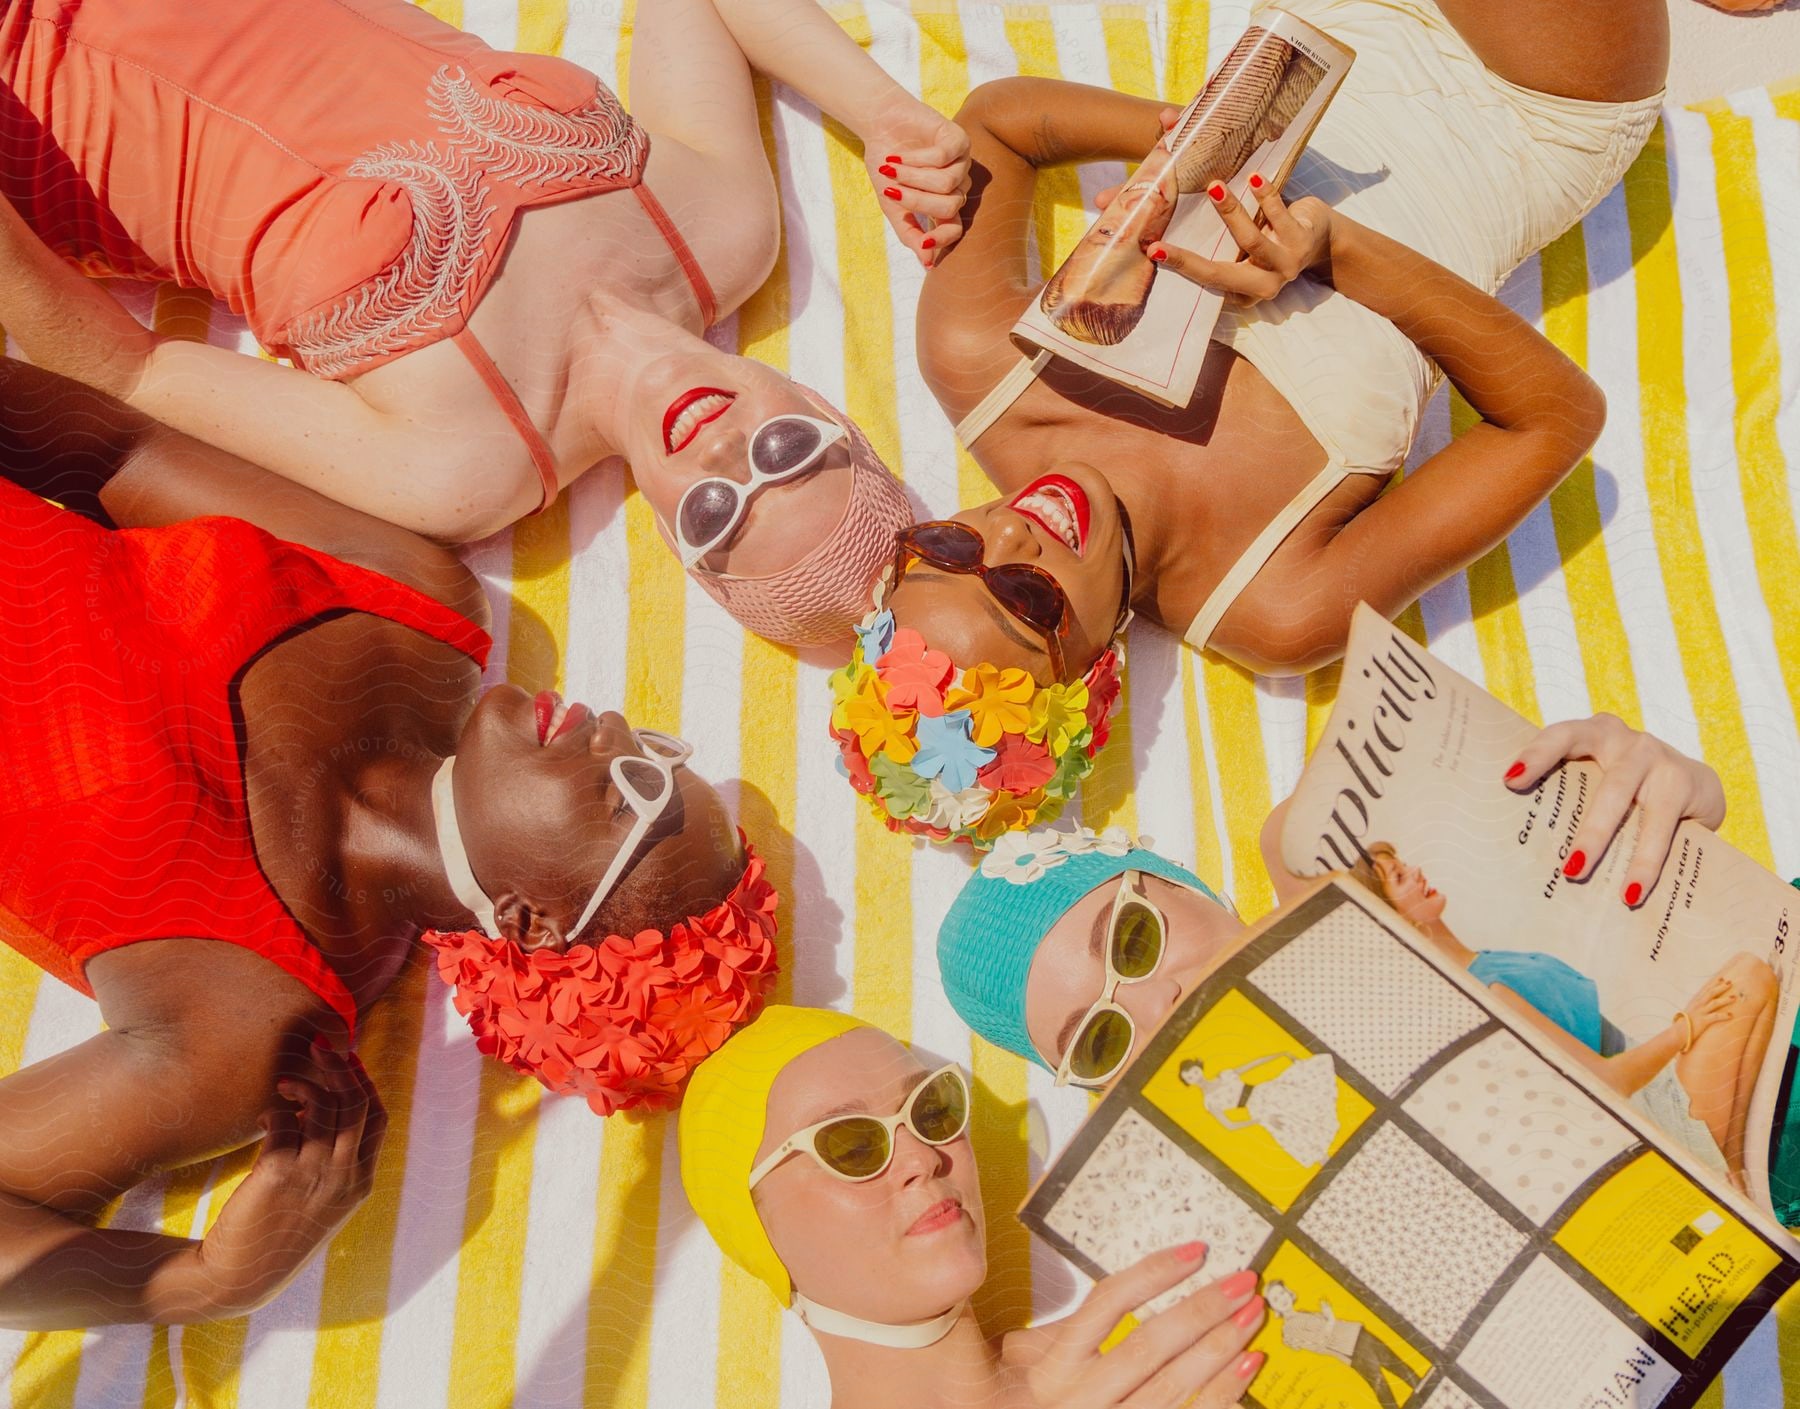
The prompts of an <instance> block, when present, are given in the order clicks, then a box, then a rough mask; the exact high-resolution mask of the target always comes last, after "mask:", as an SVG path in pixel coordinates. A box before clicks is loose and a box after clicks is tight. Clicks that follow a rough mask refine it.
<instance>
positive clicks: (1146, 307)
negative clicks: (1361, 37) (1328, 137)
mask: <svg viewBox="0 0 1800 1409" xmlns="http://www.w3.org/2000/svg"><path fill="white" fill-rule="evenodd" d="M1355 57H1356V55H1355V53H1354V52H1353V51H1352V50H1350V49H1348V48H1346V47H1345V46H1344V45H1342V44H1340V43H1338V42H1337V41H1336V40H1334V39H1331V38H1330V37H1328V36H1327V35H1325V34H1323V33H1321V32H1320V31H1319V30H1317V29H1314V28H1313V27H1312V26H1311V25H1309V24H1307V23H1305V22H1304V21H1302V20H1298V19H1295V18H1294V17H1293V16H1292V15H1290V14H1287V13H1286V12H1285V11H1282V10H1264V11H1263V12H1261V13H1260V14H1259V15H1258V16H1257V17H1256V19H1255V21H1254V22H1253V23H1252V24H1251V26H1250V28H1249V29H1247V30H1245V31H1244V33H1243V36H1242V37H1241V38H1240V39H1239V40H1238V42H1237V43H1236V44H1235V45H1234V46H1233V47H1232V49H1231V52H1230V53H1229V54H1227V55H1226V56H1225V60H1224V62H1223V63H1221V64H1220V65H1219V67H1218V69H1217V70H1215V71H1214V73H1213V75H1212V77H1211V78H1210V79H1208V80H1207V83H1206V86H1205V88H1203V89H1202V90H1201V92H1200V95H1199V96H1198V97H1196V98H1195V99H1194V101H1193V102H1191V103H1189V104H1188V106H1187V108H1186V109H1185V110H1183V112H1182V114H1181V116H1180V118H1179V119H1178V120H1177V121H1176V124H1175V126H1174V127H1173V128H1172V129H1170V130H1169V131H1168V132H1167V133H1165V134H1164V135H1163V138H1162V140H1161V141H1159V142H1158V143H1157V144H1156V146H1154V147H1152V148H1151V149H1150V153H1149V155H1148V156H1146V157H1145V158H1144V161H1143V164H1142V165H1140V166H1139V167H1138V169H1137V171H1136V172H1135V173H1134V174H1133V175H1132V178H1131V180H1130V181H1128V182H1126V183H1125V184H1124V185H1123V186H1122V187H1121V188H1120V190H1119V194H1118V196H1117V197H1116V198H1115V199H1114V201H1113V203H1112V204H1111V205H1110V206H1109V207H1108V208H1107V209H1106V210H1105V211H1103V212H1102V213H1101V214H1100V217H1099V218H1098V219H1097V220H1095V221H1094V223H1093V225H1092V226H1090V227H1089V229H1088V232H1087V234H1086V235H1084V236H1083V237H1082V239H1081V243H1080V244H1078V245H1077V246H1076V247H1075V249H1074V251H1073V252H1072V253H1071V254H1070V255H1069V257H1068V258H1067V259H1066V260H1064V261H1063V264H1062V267H1061V268H1059V269H1058V270H1057V271H1056V273H1055V274H1053V275H1052V276H1051V278H1050V281H1049V282H1048V283H1047V284H1045V285H1044V288H1043V290H1042V291H1041V292H1040V293H1039V295H1038V297H1037V298H1035V299H1033V300H1032V301H1031V303H1030V305H1029V306H1028V307H1027V308H1026V310H1025V314H1024V316H1023V317H1022V318H1020V320H1019V321H1018V322H1017V323H1016V324H1015V325H1014V326H1013V330H1012V331H1013V339H1014V341H1015V342H1017V343H1019V345H1020V346H1021V347H1022V348H1024V349H1025V351H1026V352H1027V354H1028V355H1029V354H1036V355H1038V356H1041V355H1042V354H1043V353H1045V352H1048V353H1054V354H1055V355H1056V356H1058V357H1061V358H1064V359H1066V360H1067V361H1070V362H1074V363H1077V364H1079V365H1080V366H1083V367H1086V368H1088V369H1089V370H1090V371H1093V372H1097V373H1099V374H1100V375H1101V376H1104V377H1109V378H1111V379H1112V380H1113V381H1116V382H1120V383H1122V384H1123V385H1125V386H1129V387H1134V388H1136V389H1137V390H1138V391H1141V392H1142V393H1144V395H1146V396H1149V397H1152V398H1153V399H1155V400H1157V401H1160V402H1162V403H1163V404H1164V405H1167V406H1185V405H1187V404H1188V402H1189V401H1190V400H1191V399H1192V397H1193V394H1194V384H1195V382H1196V381H1197V380H1198V378H1199V376H1200V364H1201V363H1202V362H1203V361H1204V360H1205V357H1206V346H1207V340H1208V339H1209V338H1210V337H1211V335H1212V330H1213V324H1214V323H1215V322H1217V321H1218V317H1219V310H1220V309H1221V308H1222V307H1223V306H1224V304H1223V301H1222V300H1221V299H1220V297H1219V295H1217V294H1215V293H1212V292H1210V291H1208V290H1205V289H1202V288H1201V287H1200V286H1199V285H1197V284H1193V283H1190V282H1189V281H1188V280H1186V279H1184V278H1182V277H1181V276H1180V275H1178V274H1164V275H1162V276H1160V277H1159V275H1158V269H1157V265H1156V263H1155V261H1153V260H1152V259H1151V258H1150V256H1149V255H1148V254H1147V253H1146V252H1145V251H1146V250H1147V248H1148V247H1149V246H1150V245H1151V244H1153V243H1154V242H1155V241H1157V240H1160V239H1166V240H1167V241H1168V242H1169V243H1171V244H1174V245H1178V246H1180V247H1182V248H1185V249H1191V250H1193V251H1195V252H1196V253H1197V254H1200V255H1203V256H1205V257H1206V258H1208V259H1220V260H1226V261H1229V260H1232V259H1235V258H1236V257H1237V245H1236V243H1235V242H1234V241H1233V240H1232V238H1231V235H1230V233H1229V232H1228V231H1227V230H1226V228H1225V223H1224V221H1223V220H1221V219H1220V218H1219V213H1218V211H1217V210H1215V209H1214V208H1213V203H1212V201H1211V200H1210V199H1209V198H1208V197H1207V196H1206V195H1205V194H1204V193H1205V191H1206V188H1207V187H1208V186H1210V185H1211V184H1212V183H1213V182H1215V181H1222V182H1224V183H1225V185H1226V186H1228V187H1230V188H1231V190H1232V191H1233V192H1234V193H1235V194H1236V195H1237V197H1238V199H1239V200H1242V201H1245V202H1246V203H1247V204H1248V205H1249V207H1250V208H1251V209H1252V210H1254V209H1255V203H1254V201H1252V200H1250V196H1249V190H1250V188H1249V179H1250V176H1251V174H1252V173H1258V174H1260V175H1261V176H1262V177H1263V179H1264V180H1265V181H1269V182H1271V183H1272V184H1273V185H1274V186H1275V187H1276V188H1277V189H1279V188H1280V185H1281V183H1282V182H1283V181H1285V180H1286V179H1287V175H1288V172H1289V171H1290V170H1291V169H1292V167H1293V164H1294V161H1295V160H1296V158H1298V157H1299V155H1300V152H1301V151H1302V149H1303V148H1304V147H1305V146H1306V139H1307V138H1308V137H1310V136H1311V135H1312V130H1313V128H1314V127H1315V126H1316V125H1317V124H1318V121H1319V118H1320V116H1321V115H1322V114H1323V113H1324V111H1325V107H1326V105H1327V104H1328V103H1330V101H1331V97H1332V95H1333V94H1334V93H1335V92H1336V91H1337V89H1338V87H1339V85H1340V84H1342V83H1343V81H1344V75H1345V74H1347V73H1348V72H1349V71H1350V64H1351V62H1352V60H1353V59H1354V58H1355Z"/></svg>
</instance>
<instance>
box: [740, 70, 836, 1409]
mask: <svg viewBox="0 0 1800 1409" xmlns="http://www.w3.org/2000/svg"><path fill="white" fill-rule="evenodd" d="M756 113H757V122H758V125H759V127H760V129H761V132H762V141H763V155H764V158H765V159H766V160H767V161H768V163H769V169H770V170H771V171H776V170H777V167H778V164H777V160H776V147H775V126H774V110H773V107H772V106H771V103H770V96H769V85H768V81H767V80H766V79H764V78H762V77H761V76H760V75H759V76H758V77H757V79H756ZM791 316H792V297H791V291H790V288H789V276H788V243H787V231H786V229H785V228H784V229H783V230H782V232H781V245H780V249H779V250H778V252H777V254H776V257H775V272H774V273H773V274H772V275H771V276H770V277H769V279H768V280H767V281H766V282H765V283H764V284H763V286H762V287H761V288H760V289H758V290H757V291H756V292H755V293H754V294H753V295H751V297H750V299H749V301H748V302H746V303H745V304H744V305H743V307H741V308H740V309H739V310H738V315H737V320H738V321H737V340H738V351H739V352H740V353H741V354H743V355H744V356H746V357H754V358H756V359H757V361H759V362H766V363H767V364H768V365H769V366H771V367H778V368H780V369H782V370H783V371H786V370H787V369H788V367H789V365H790V363H789V355H788V319H789V318H790V317H791ZM741 680H742V684H741V690H740V705H739V716H740V717H739V724H738V751H739V752H738V761H739V771H740V773H741V774H742V775H743V777H744V778H746V779H754V780H755V782H754V784H750V783H746V784H745V785H744V786H742V787H740V788H739V790H738V822H739V824H740V825H741V826H742V827H743V828H744V830H745V832H746V833H748V834H749V836H750V838H751V840H752V841H754V842H755V843H756V845H757V848H758V850H759V851H760V853H761V855H762V857H763V859H764V860H765V861H766V862H767V863H768V868H769V880H770V883H771V884H773V885H774V887H775V889H776V890H777V891H778V892H780V894H781V900H782V910H781V912H780V916H779V918H780V921H781V930H780V933H779V934H778V935H777V936H776V945H777V948H778V949H779V951H780V954H781V972H780V974H779V975H778V976H777V978H776V981H775V991H774V993H773V995H771V1000H770V1001H772V1002H776V1003H787V1002H791V1001H792V999H793V962H794V944H795V941H796V939H797V938H798V936H800V935H803V934H805V933H807V922H808V916H806V915H805V914H803V913H802V912H801V910H800V908H799V905H798V901H799V896H798V895H797V894H796V891H795V886H794V840H793V839H794V833H795V821H796V812H797V809H798V806H799V797H800V785H799V765H798V752H797V751H798V750H800V749H813V750H816V749H818V748H819V747H821V746H822V744H823V742H824V741H823V740H821V739H811V738H797V737H796V731H795V729H794V728H793V727H792V722H793V720H794V719H795V718H796V715H797V711H798V708H799V692H800V668H799V660H798V658H797V657H796V656H795V654H794V652H793V651H792V650H791V649H788V648H787V647H783V646H777V645H775V644H773V643H772V642H769V641H765V640H764V639H763V638H762V637H760V636H758V635H756V634H754V633H753V632H748V631H746V632H745V633H744V655H743V670H742V676H741ZM720 1267H721V1277H720V1287H719V1334H718V1357H717V1361H716V1364H715V1366H714V1374H715V1376H716V1388H715V1390H714V1397H715V1398H716V1399H717V1401H718V1402H719V1403H720V1404H733V1405H742V1406H743V1409H779V1406H780V1403H781V1334H782V1322H783V1317H782V1314H781V1307H780V1306H779V1305H778V1304H777V1303H776V1301H775V1299H774V1298H773V1297H771V1296H770V1295H769V1291H768V1288H767V1287H765V1286H764V1285H763V1284H762V1283H761V1282H760V1281H758V1280H757V1279H756V1278H755V1277H752V1276H751V1275H750V1274H749V1273H748V1272H745V1271H744V1270H743V1269H742V1268H741V1267H739V1266H738V1265H737V1264H736V1263H735V1262H732V1261H731V1260H730V1259H729V1258H723V1259H721V1260H720Z"/></svg>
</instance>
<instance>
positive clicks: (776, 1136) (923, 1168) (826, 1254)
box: [754, 1028, 987, 1325]
mask: <svg viewBox="0 0 1800 1409" xmlns="http://www.w3.org/2000/svg"><path fill="white" fill-rule="evenodd" d="M926 1075H927V1068H926V1067H925V1065H924V1064H923V1063H922V1062H920V1060H919V1059H918V1058H917V1057H915V1056H914V1055H913V1054H912V1053H911V1052H910V1051H908V1050H907V1049H906V1048H905V1047H904V1046H902V1045H901V1044H900V1043H899V1042H896V1041H895V1040H894V1039H893V1038H892V1037H889V1036H888V1035H887V1034H886V1033H884V1032H878V1031H876V1030H875V1029H873V1028H858V1029H856V1030H855V1031H852V1032H846V1033H843V1034H842V1035H840V1036H838V1037H834V1038H832V1039H831V1040H830V1041H829V1042H823V1043H820V1044H819V1045H818V1046H817V1047H814V1048H813V1049H812V1050H810V1051H808V1052H805V1053H803V1054H801V1055H800V1056H798V1057H796V1058H795V1059H794V1060H793V1061H791V1062H790V1063H788V1065H787V1066H786V1067H784V1068H783V1069H782V1072H781V1075H780V1076H778V1077H777V1078H776V1079H775V1084H774V1085H773V1086H772V1087H771V1088H770V1091H769V1107H768V1120H767V1124H766V1126H765V1128H764V1132H763V1141H762V1144H761V1145H760V1146H759V1147H758V1149H757V1152H756V1158H757V1160H758V1161H760V1160H762V1159H763V1157H764V1156H766V1155H767V1154H768V1153H769V1152H770V1151H771V1150H773V1149H775V1147H776V1146H778V1145H780V1144H781V1142H782V1141H783V1140H785V1139H787V1137H788V1136H789V1135H792V1134H793V1133H794V1132H795V1131H796V1130H801V1129H804V1128H805V1127H807V1126H809V1125H812V1124H814V1123H815V1122H817V1121H821V1120H824V1119H826V1118H828V1117H829V1116H832V1115H841V1114H845V1113H849V1112H858V1113H862V1112H866V1113H868V1114H871V1115H881V1116H887V1115H893V1114H894V1113H896V1112H897V1111H899V1110H900V1109H901V1107H902V1106H903V1105H904V1104H905V1102H906V1100H907V1098H908V1097H909V1096H910V1095H911V1094H912V1092H913V1090H914V1088H915V1087H917V1086H918V1084H919V1083H920V1082H921V1081H923V1080H924V1079H925V1077H926ZM894 1137H895V1146H894V1158H893V1162H892V1163H891V1164H890V1165H888V1167H887V1168H886V1169H885V1170H883V1171H882V1172H881V1173H880V1174H879V1175H877V1176H876V1177H875V1178H873V1179H870V1180H867V1181H866V1182H863V1183H860V1184H852V1183H849V1182H847V1181H845V1180H842V1179H839V1178H837V1177H835V1176H834V1175H832V1174H830V1173H828V1172H827V1171H826V1170H824V1169H823V1168H821V1167H820V1165H819V1164H818V1162H817V1161H816V1160H814V1159H813V1158H812V1157H811V1156H810V1155H805V1154H793V1155H790V1156H788V1158H787V1159H786V1160H784V1161H783V1162H782V1163H781V1164H780V1165H778V1166H777V1167H776V1168H775V1169H774V1170H772V1171H771V1172H770V1173H769V1174H768V1175H767V1176H766V1177H765V1178H764V1179H763V1180H762V1182H761V1183H759V1184H758V1185H757V1186H756V1190H755V1195H754V1197H755V1200H756V1206H757V1211H758V1212H759V1213H760V1214H761V1216H762V1222H763V1227H764V1229H765V1230H766V1231H767V1233H768V1235H769V1241H770V1243H771V1244H772V1245H773V1246H774V1248H775V1251H776V1253H777V1254H778V1255H779V1256H780V1258H781V1260H782V1263H783V1264H784V1265H785V1266H786V1267H787V1269H788V1274H789V1276H790V1277H792V1279H793V1282H794V1286H795V1287H796V1288H797V1289H798V1290H799V1291H801V1292H802V1293H803V1294H804V1295H806V1296H807V1297H809V1298H811V1299H812V1300H813V1301H816V1302H818V1303H819V1304H820V1305H822V1306H828V1307H830V1308H831V1309H832V1310H834V1311H842V1312H846V1313H848V1314H849V1315H852V1316H860V1317H862V1318H863V1319H865V1320H869V1321H877V1322H881V1323H883V1324H890V1325H893V1324H905V1323H908V1322H913V1321H923V1320H926V1319H928V1318H930V1317H933V1316H937V1315H939V1314H941V1313H942V1312H945V1311H947V1310H949V1309H950V1308H951V1307H953V1306H955V1305H957V1304H958V1303H959V1302H961V1301H963V1300H965V1299H966V1298H968V1297H970V1296H972V1295H974V1293H975V1291H976V1290H977V1288H979V1287H980V1286H981V1283H982V1281H983V1280H984V1279H985V1277H986V1276H987V1251H986V1244H985V1242H984V1240H983V1227H984V1218H983V1213H982V1207H981V1185H980V1183H979V1181H978V1180H977V1178H976V1174H975V1151H974V1147H973V1146H972V1145H971V1144H970V1143H969V1138H968V1135H967V1134H966V1133H965V1134H964V1135H962V1136H961V1137H959V1138H958V1139H956V1140H952V1141H951V1142H950V1143H949V1144H947V1145H939V1146H932V1145H927V1144H925V1143H924V1142H923V1141H921V1140H919V1139H918V1138H916V1137H915V1136H914V1135H913V1133H912V1132H911V1131H910V1130H908V1129H906V1127H905V1126H901V1127H900V1128H899V1129H897V1130H896V1131H895V1133H894ZM946 1204H952V1205H954V1206H955V1208H956V1209H957V1210H958V1213H957V1216H955V1217H954V1218H950V1221H948V1222H945V1221H944V1220H945V1218H947V1217H949V1215H948V1213H947V1211H946V1210H945V1205H946ZM921 1219H923V1220H925V1223H926V1226H925V1227H923V1228H920V1227H918V1226H917V1225H919V1224H920V1221H921ZM850 1249H854V1250H855V1255H854V1256H848V1255H847V1250H850ZM872 1273H873V1274H875V1275H871V1274H872Z"/></svg>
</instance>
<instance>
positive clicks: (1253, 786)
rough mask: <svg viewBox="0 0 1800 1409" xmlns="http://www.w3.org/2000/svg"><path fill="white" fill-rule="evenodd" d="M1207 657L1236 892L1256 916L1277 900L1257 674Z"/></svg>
mask: <svg viewBox="0 0 1800 1409" xmlns="http://www.w3.org/2000/svg"><path fill="white" fill-rule="evenodd" d="M1202 661H1203V675H1204V679H1205V681H1206V712H1207V715H1208V717H1209V719H1210V721H1211V724H1212V736H1213V738H1214V739H1215V740H1220V741H1222V742H1221V752H1220V755H1219V757H1217V758H1215V759H1214V760H1213V767H1214V770H1215V772H1216V773H1217V775H1218V779H1219V798H1220V801H1221V802H1222V803H1223V804H1224V812H1225V834H1226V836H1227V837H1228V838H1229V840H1230V844H1231V877H1232V879H1231V888H1232V895H1233V898H1234V899H1235V900H1236V901H1237V905H1238V909H1239V910H1241V911H1242V912H1243V913H1244V915H1245V916H1246V917H1255V916H1258V915H1261V914H1263V913H1264V912H1265V911H1267V910H1268V909H1270V908H1271V907H1272V906H1273V905H1274V903H1275V892H1274V890H1273V888H1271V886H1270V885H1269V874H1268V872H1267V871H1266V870H1264V869H1263V864H1262V855H1261V853H1260V852H1259V851H1258V849H1257V838H1258V837H1259V836H1260V835H1261V834H1262V824H1263V822H1264V820H1265V819H1266V818H1267V817H1268V815H1269V807H1270V805H1271V804H1270V799H1269V764H1268V759H1267V757H1266V756H1265V754H1264V752H1263V738H1262V724H1261V721H1260V720H1259V718H1258V716H1257V710H1256V677H1255V676H1253V675H1252V674H1251V673H1250V672H1249V671H1247V670H1245V669H1244V668H1243V667H1242V666H1241V665H1236V664H1234V663H1233V662H1231V661H1228V660H1225V659H1223V658H1222V657H1220V656H1215V655H1211V654H1208V655H1205V656H1203V657H1202ZM1220 874H1221V879H1223V874H1222V872H1221V873H1220Z"/></svg>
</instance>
